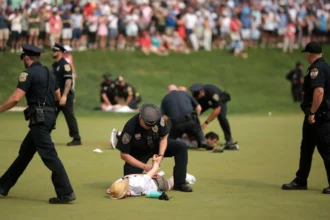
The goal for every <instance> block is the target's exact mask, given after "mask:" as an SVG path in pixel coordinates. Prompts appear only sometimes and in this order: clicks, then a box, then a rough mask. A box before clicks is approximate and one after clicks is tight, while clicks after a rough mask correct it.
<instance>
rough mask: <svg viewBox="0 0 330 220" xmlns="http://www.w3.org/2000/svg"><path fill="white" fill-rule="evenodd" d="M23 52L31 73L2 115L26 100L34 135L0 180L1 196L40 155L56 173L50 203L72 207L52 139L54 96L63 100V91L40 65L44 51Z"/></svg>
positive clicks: (20, 81) (21, 79) (23, 77)
mask: <svg viewBox="0 0 330 220" xmlns="http://www.w3.org/2000/svg"><path fill="white" fill-rule="evenodd" d="M22 48H23V52H22V54H21V59H22V60H23V61H24V65H25V67H26V68H27V69H26V70H25V71H23V72H22V73H21V75H20V76H19V79H18V85H17V88H16V90H15V92H14V93H13V94H12V95H11V96H10V98H9V99H8V100H7V101H6V102H5V103H4V104H3V105H0V112H4V111H7V110H9V109H11V108H12V107H14V106H15V105H16V104H17V103H18V102H19V101H20V100H21V99H22V98H23V96H26V100H27V104H28V108H27V109H26V110H25V111H24V114H25V117H26V119H27V120H30V123H29V127H30V131H29V132H28V134H27V136H26V137H25V139H24V141H23V143H22V144H21V147H20V150H19V155H18V157H17V158H16V160H15V161H14V162H13V164H12V165H11V166H10V167H9V169H8V170H7V171H6V172H5V174H3V175H2V177H1V178H0V194H1V195H3V196H7V194H8V192H9V190H10V189H11V188H12V187H13V186H14V185H15V183H16V182H17V180H18V178H19V177H20V176H21V175H22V173H23V172H24V170H25V169H26V167H27V166H28V164H29V163H30V161H31V160H32V158H33V156H34V154H35V153H36V152H38V154H39V155H40V157H41V159H42V161H43V163H44V164H45V165H46V166H47V168H48V169H50V170H51V171H52V182H53V185H54V187H55V191H56V194H57V197H55V198H51V199H49V202H50V203H51V204H60V203H69V202H71V201H73V200H75V195H74V193H73V189H72V187H71V184H70V181H69V178H68V175H67V173H66V171H65V169H64V166H63V164H62V162H61V160H60V159H59V158H58V156H57V153H56V150H55V146H54V143H53V142H52V140H51V136H50V132H51V130H52V129H53V127H54V125H55V121H56V113H55V100H54V95H55V99H56V100H59V99H60V90H59V89H58V86H57V82H56V78H55V77H54V75H52V74H50V72H49V70H48V69H47V68H46V67H44V66H42V65H41V63H40V62H39V58H40V53H42V52H43V50H41V49H40V48H38V47H36V46H33V45H30V44H24V45H23V46H22Z"/></svg>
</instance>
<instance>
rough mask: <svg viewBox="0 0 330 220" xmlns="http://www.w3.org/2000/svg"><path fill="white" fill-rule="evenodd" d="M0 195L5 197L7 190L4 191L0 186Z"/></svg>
mask: <svg viewBox="0 0 330 220" xmlns="http://www.w3.org/2000/svg"><path fill="white" fill-rule="evenodd" d="M0 195H2V196H7V195H8V190H5V188H2V187H1V186H0Z"/></svg>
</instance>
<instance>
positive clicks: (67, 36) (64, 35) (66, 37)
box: [62, 28, 72, 40]
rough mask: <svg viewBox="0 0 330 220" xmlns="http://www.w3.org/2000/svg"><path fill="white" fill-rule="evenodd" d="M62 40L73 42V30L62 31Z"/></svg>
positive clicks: (65, 29)
mask: <svg viewBox="0 0 330 220" xmlns="http://www.w3.org/2000/svg"><path fill="white" fill-rule="evenodd" d="M62 38H63V39H64V40H71V39H72V30H71V28H64V29H63V30H62Z"/></svg>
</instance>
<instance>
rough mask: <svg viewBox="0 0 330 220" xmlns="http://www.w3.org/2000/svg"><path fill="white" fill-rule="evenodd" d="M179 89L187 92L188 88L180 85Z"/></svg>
mask: <svg viewBox="0 0 330 220" xmlns="http://www.w3.org/2000/svg"><path fill="white" fill-rule="evenodd" d="M178 90H180V91H184V92H186V91H187V88H186V87H185V86H179V88H178Z"/></svg>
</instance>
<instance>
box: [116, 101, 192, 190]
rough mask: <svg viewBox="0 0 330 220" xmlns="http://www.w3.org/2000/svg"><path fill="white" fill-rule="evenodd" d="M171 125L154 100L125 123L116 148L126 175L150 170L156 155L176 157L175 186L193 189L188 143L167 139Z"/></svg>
mask: <svg viewBox="0 0 330 220" xmlns="http://www.w3.org/2000/svg"><path fill="white" fill-rule="evenodd" d="M168 132H169V129H168V127H167V125H166V124H165V122H164V120H163V118H162V117H161V111H160V109H159V108H158V107H157V106H155V105H153V104H144V105H143V106H142V107H141V108H140V112H139V114H137V115H135V116H133V117H132V118H131V119H130V120H129V121H128V122H127V123H126V124H125V127H124V129H123V131H122V132H121V135H120V137H119V138H118V144H117V146H116V147H117V149H119V150H120V152H121V153H120V156H121V158H122V159H123V160H124V161H125V165H124V176H126V175H129V174H137V173H142V172H143V171H146V172H148V171H149V170H150V169H151V168H152V165H151V164H147V163H148V161H149V159H150V158H151V157H153V155H155V154H156V155H157V162H158V163H159V164H161V162H162V160H163V158H164V157H173V156H174V160H175V167H174V173H173V176H174V188H173V189H174V190H179V191H183V192H192V189H191V188H190V187H189V186H188V185H187V184H186V182H185V178H186V173H187V164H188V146H187V145H186V144H185V143H184V142H181V141H177V140H173V139H170V138H169V139H168V138H167V135H168Z"/></svg>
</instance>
